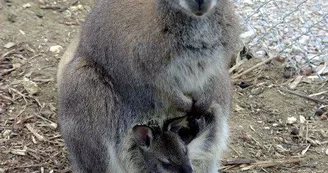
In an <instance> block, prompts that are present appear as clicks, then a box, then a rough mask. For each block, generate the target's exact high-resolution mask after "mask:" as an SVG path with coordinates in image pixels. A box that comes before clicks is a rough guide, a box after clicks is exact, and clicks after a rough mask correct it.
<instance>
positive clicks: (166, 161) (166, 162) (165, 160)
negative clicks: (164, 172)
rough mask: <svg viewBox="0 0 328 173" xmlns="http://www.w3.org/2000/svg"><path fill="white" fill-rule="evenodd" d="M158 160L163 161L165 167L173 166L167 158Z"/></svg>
mask: <svg viewBox="0 0 328 173" xmlns="http://www.w3.org/2000/svg"><path fill="white" fill-rule="evenodd" d="M158 161H160V162H161V165H162V166H163V168H164V169H169V168H170V167H172V164H171V163H170V161H168V160H167V159H158Z"/></svg>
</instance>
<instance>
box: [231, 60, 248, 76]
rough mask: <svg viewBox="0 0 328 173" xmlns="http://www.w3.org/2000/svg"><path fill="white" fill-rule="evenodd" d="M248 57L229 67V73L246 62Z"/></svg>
mask: <svg viewBox="0 0 328 173" xmlns="http://www.w3.org/2000/svg"><path fill="white" fill-rule="evenodd" d="M246 61H247V59H243V60H241V61H239V62H238V63H237V64H236V65H234V66H233V67H231V68H230V69H229V74H231V73H232V72H233V71H234V70H236V69H237V68H238V67H239V66H241V65H242V64H244V62H246Z"/></svg>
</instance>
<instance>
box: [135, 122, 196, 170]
mask: <svg viewBox="0 0 328 173" xmlns="http://www.w3.org/2000/svg"><path fill="white" fill-rule="evenodd" d="M185 122H186V118H185V117H183V118H180V119H177V120H175V121H172V122H171V123H170V124H169V127H168V130H167V131H162V130H158V129H154V128H152V127H149V126H146V125H136V126H134V127H133V130H132V131H133V137H134V140H135V142H136V145H137V146H138V147H139V150H140V152H141V154H142V156H143V157H144V162H145V163H146V168H147V169H148V170H149V171H150V172H151V173H192V172H193V168H192V166H191V161H190V159H189V156H188V149H187V146H186V145H185V143H184V142H183V141H182V140H181V138H180V137H179V135H178V131H179V129H180V128H181V127H182V126H183V125H184V124H185Z"/></svg>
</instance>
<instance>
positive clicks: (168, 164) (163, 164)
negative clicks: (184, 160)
mask: <svg viewBox="0 0 328 173" xmlns="http://www.w3.org/2000/svg"><path fill="white" fill-rule="evenodd" d="M162 166H163V168H164V169H169V168H170V167H171V166H172V164H171V163H168V162H162Z"/></svg>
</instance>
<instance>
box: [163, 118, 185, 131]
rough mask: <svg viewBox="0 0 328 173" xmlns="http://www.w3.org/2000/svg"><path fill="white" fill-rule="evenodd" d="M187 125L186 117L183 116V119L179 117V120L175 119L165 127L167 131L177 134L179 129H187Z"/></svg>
mask: <svg viewBox="0 0 328 173" xmlns="http://www.w3.org/2000/svg"><path fill="white" fill-rule="evenodd" d="M187 125H188V121H187V116H185V117H181V118H177V119H175V120H173V121H172V122H171V123H170V124H169V125H168V126H167V130H168V131H171V132H174V133H178V132H179V130H180V128H181V127H188V126H187Z"/></svg>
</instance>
